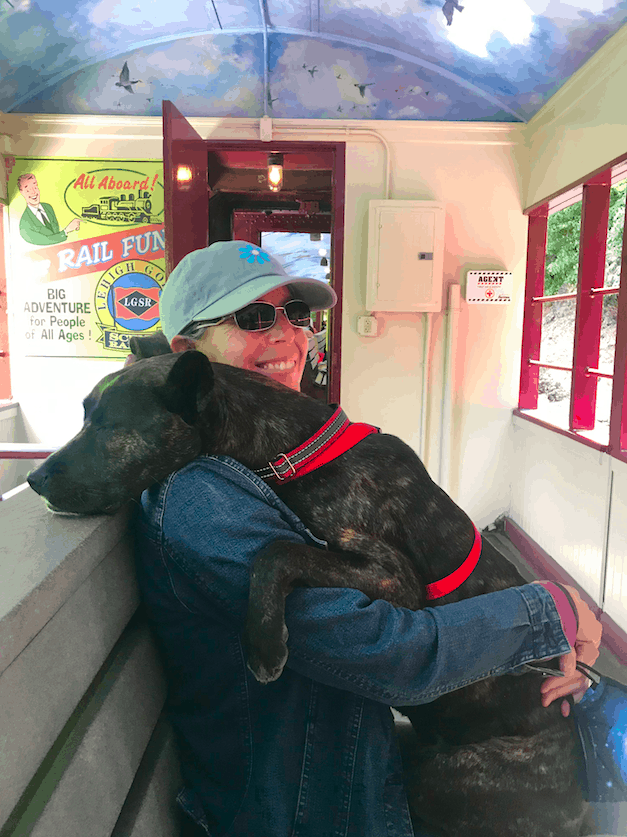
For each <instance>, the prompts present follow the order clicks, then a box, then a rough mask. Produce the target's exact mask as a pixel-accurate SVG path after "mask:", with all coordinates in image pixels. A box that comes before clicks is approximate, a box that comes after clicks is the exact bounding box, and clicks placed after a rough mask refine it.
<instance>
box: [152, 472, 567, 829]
mask: <svg viewBox="0 0 627 837" xmlns="http://www.w3.org/2000/svg"><path fill="white" fill-rule="evenodd" d="M276 540H287V541H293V542H298V543H307V544H312V545H315V546H318V547H320V548H324V546H325V545H324V544H323V543H322V542H321V541H319V540H317V539H316V538H315V537H314V536H313V535H312V534H311V533H310V532H309V531H308V530H307V529H306V527H305V526H304V524H303V523H302V522H301V521H300V520H299V519H298V518H297V517H296V516H295V515H294V514H293V513H292V512H291V511H290V510H289V509H288V508H287V506H286V505H285V504H284V503H283V502H282V501H281V500H280V499H279V497H278V496H277V495H276V494H275V493H274V492H273V491H272V490H271V489H270V488H269V487H268V486H267V485H266V484H265V483H264V482H263V481H262V480H260V479H259V478H258V477H257V476H256V475H255V474H253V473H252V472H251V471H249V470H248V469H247V468H245V467H244V466H243V465H240V464H239V463H238V462H236V461H235V460H233V459H231V458H229V457H225V456H217V457H214V456H201V457H199V458H198V459H196V460H195V461H194V462H192V463H191V464H189V465H188V466H186V467H185V468H183V469H182V470H180V471H178V472H177V473H175V474H172V475H171V476H169V477H168V478H167V479H166V480H165V481H164V482H163V483H162V484H161V485H155V486H153V487H152V488H151V489H150V490H148V491H146V492H144V494H143V496H142V514H141V519H140V522H139V526H138V550H137V555H138V558H137V562H138V576H139V582H140V587H141V590H142V596H143V599H144V602H145V604H146V607H147V610H148V613H149V616H150V618H151V621H152V623H153V625H154V629H155V632H156V635H157V638H158V640H159V643H160V646H161V649H162V652H163V657H164V661H165V665H166V671H167V675H168V680H169V697H168V711H169V716H170V718H171V720H172V723H173V725H174V728H175V729H176V731H177V733H178V737H179V740H180V747H181V759H182V766H183V776H184V781H185V788H184V789H183V791H182V792H181V794H180V796H179V802H180V804H181V805H182V806H183V807H184V808H185V810H187V812H188V813H190V814H191V815H192V816H193V818H194V819H195V820H196V821H197V822H198V823H199V824H200V825H201V826H202V827H204V828H205V830H206V831H207V833H208V834H210V835H213V836H214V837H217V835H229V837H340V835H341V837H411V835H412V834H413V831H412V826H411V822H410V819H409V814H408V808H407V802H406V799H405V793H404V789H403V786H402V781H401V762H400V756H399V750H398V744H397V740H396V737H395V735H394V723H393V718H392V714H391V712H390V708H389V707H390V706H393V705H415V704H421V703H427V702H429V701H432V700H434V699H435V698H437V697H438V696H439V695H442V694H444V693H445V692H449V691H452V690H454V689H457V688H460V687H461V686H464V685H466V684H468V683H473V682H475V681H477V680H481V679H483V678H485V677H488V676H490V675H495V674H504V673H506V672H512V671H514V670H515V669H517V668H518V667H520V666H522V665H523V664H524V663H526V662H529V661H532V660H540V659H545V658H549V657H554V656H558V655H561V654H564V653H566V652H568V651H569V650H570V646H569V645H568V642H567V641H566V637H565V636H564V633H563V630H562V626H561V622H560V619H559V616H558V613H557V610H556V608H555V605H554V604H553V599H552V598H551V596H550V594H549V593H548V592H547V591H546V590H545V589H544V588H542V587H541V586H540V585H537V584H536V585H531V584H527V585H524V586H521V587H516V588H512V589H509V590H505V591H501V592H498V593H490V594H488V595H485V596H478V597H476V598H473V599H468V600H466V601H463V602H459V603H456V604H449V605H444V606H442V607H436V608H425V609H424V610H421V611H416V612H413V611H410V610H406V609H405V608H397V607H394V606H392V605H391V604H389V603H388V602H385V601H382V600H377V601H370V600H369V599H368V598H367V597H366V596H365V595H364V594H363V593H361V592H359V591H358V590H354V589H339V588H302V589H297V590H294V591H293V592H292V593H291V594H290V595H289V596H288V598H287V604H286V621H287V626H288V629H289V640H288V646H289V658H288V662H287V668H286V669H285V671H284V672H283V674H282V675H281V677H280V678H279V679H278V680H277V681H275V682H273V683H270V684H268V685H265V686H264V685H261V684H259V683H258V682H257V681H256V680H255V678H254V677H253V676H252V674H251V673H250V671H249V670H248V668H247V667H246V658H245V652H244V650H243V647H242V643H241V641H240V632H241V630H242V626H243V624H244V618H245V615H246V608H247V601H248V579H249V572H250V567H251V564H252V561H253V559H254V557H255V555H256V554H257V553H258V552H259V551H260V550H261V549H262V548H263V547H264V546H265V545H266V544H268V543H270V542H273V541H276ZM425 834H427V832H425Z"/></svg>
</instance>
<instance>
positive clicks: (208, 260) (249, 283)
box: [159, 241, 337, 342]
mask: <svg viewBox="0 0 627 837" xmlns="http://www.w3.org/2000/svg"><path fill="white" fill-rule="evenodd" d="M284 285H289V286H290V288H291V290H292V293H293V294H294V296H295V297H296V298H298V299H302V300H303V301H304V302H306V303H307V304H308V305H309V307H310V308H311V310H312V311H322V310H324V309H325V308H332V307H333V306H334V305H335V303H336V302H337V295H336V293H335V291H334V290H333V288H332V287H331V286H330V285H328V284H327V283H326V282H323V281H322V280H321V279H307V278H302V277H295V276H290V275H289V274H288V273H286V272H285V269H284V267H283V265H282V264H281V263H280V262H279V261H277V259H275V258H274V257H273V256H271V255H270V254H269V253H266V252H265V250H262V249H261V247H257V246H256V245H255V244H250V243H249V242H247V241H217V242H216V243H215V244H212V245H211V246H210V247H204V248H203V249H202V250H194V251H193V252H191V253H188V254H187V255H186V256H185V257H184V258H183V259H181V261H180V262H179V263H178V264H177V266H176V267H175V268H174V270H173V271H172V273H171V274H170V276H169V278H168V281H167V282H166V284H165V287H164V288H163V291H162V292H161V297H160V299H159V310H160V313H161V328H162V330H163V333H164V334H165V336H166V337H167V339H168V342H170V341H171V340H172V338H173V337H175V336H176V335H177V334H180V333H181V332H182V331H183V329H184V328H185V326H188V325H189V324H190V323H192V322H194V321H196V320H212V319H215V318H218V317H226V316H227V315H228V314H232V313H233V312H234V311H239V309H240V308H243V307H244V306H246V305H249V304H250V303H251V302H254V301H255V300H256V299H259V297H260V296H263V295H264V294H267V293H268V292H269V291H272V290H274V289H275V288H280V287H282V286H284Z"/></svg>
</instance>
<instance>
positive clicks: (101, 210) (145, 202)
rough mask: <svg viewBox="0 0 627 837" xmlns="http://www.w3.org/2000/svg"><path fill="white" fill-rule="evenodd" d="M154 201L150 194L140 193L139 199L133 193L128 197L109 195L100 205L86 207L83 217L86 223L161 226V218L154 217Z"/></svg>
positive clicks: (102, 199) (82, 212) (100, 201)
mask: <svg viewBox="0 0 627 837" xmlns="http://www.w3.org/2000/svg"><path fill="white" fill-rule="evenodd" d="M151 210H152V201H151V199H150V192H142V191H139V192H138V193H137V197H135V195H134V193H133V192H129V194H128V195H125V194H123V193H121V194H119V195H107V196H106V197H104V198H100V199H99V201H98V203H93V204H92V205H91V206H85V207H84V208H83V209H82V211H81V215H82V217H83V218H84V219H85V220H86V221H106V222H110V221H120V222H122V223H131V224H142V223H147V224H159V223H161V218H160V217H159V216H158V215H152V214H151Z"/></svg>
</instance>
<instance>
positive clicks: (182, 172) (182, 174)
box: [176, 166, 192, 183]
mask: <svg viewBox="0 0 627 837" xmlns="http://www.w3.org/2000/svg"><path fill="white" fill-rule="evenodd" d="M176 179H177V181H178V182H179V183H189V181H190V180H191V179H192V170H191V169H190V167H189V166H179V167H178V168H177V170H176Z"/></svg>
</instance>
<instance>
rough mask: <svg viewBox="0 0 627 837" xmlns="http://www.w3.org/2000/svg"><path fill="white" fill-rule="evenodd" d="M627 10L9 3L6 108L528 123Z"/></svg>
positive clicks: (2, 30) (4, 38) (403, 1)
mask: <svg viewBox="0 0 627 837" xmlns="http://www.w3.org/2000/svg"><path fill="white" fill-rule="evenodd" d="M625 21H627V0H588V2H587V3H586V5H585V7H584V6H583V4H580V3H579V2H572V0H571V2H561V1H560V0H507V2H503V0H500V1H499V0H386V2H382V0H235V2H231V1H230V0H229V1H228V2H227V1H226V0H207V2H205V0H127V2H124V3H122V2H120V0H89V1H88V2H80V1H79V0H40V2H35V0H0V110H2V111H5V112H17V113H50V114H125V115H137V116H158V115H160V114H161V102H162V100H163V99H169V100H171V101H172V102H174V103H175V105H176V106H177V107H178V109H179V110H180V111H181V112H182V113H183V114H184V115H186V116H192V117H193V116H235V117H260V116H263V115H264V113H268V115H270V116H273V117H275V118H281V117H283V118H301V119H305V118H308V119H316V118H318V119H334V118H337V119H398V120H450V121H497V122H525V121H527V120H528V119H530V118H531V117H532V116H533V115H534V113H536V111H537V110H539V109H540V107H541V106H542V105H543V104H544V103H545V102H546V101H547V100H548V99H549V98H550V97H551V96H552V95H553V94H554V93H555V92H556V91H557V90H558V89H559V88H560V87H561V86H562V85H563V84H564V82H565V81H566V80H567V79H568V78H569V77H570V76H571V75H572V74H573V73H574V72H575V71H576V70H577V69H578V68H579V67H581V66H582V65H583V64H584V63H585V62H586V61H587V60H588V59H589V58H590V57H591V56H592V55H593V54H594V53H595V52H596V50H598V49H599V47H600V46H601V45H602V44H603V43H604V42H605V41H606V40H607V39H608V38H609V37H611V36H612V35H613V34H615V33H616V32H617V31H618V29H619V28H620V27H621V26H622V25H623V23H625Z"/></svg>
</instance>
